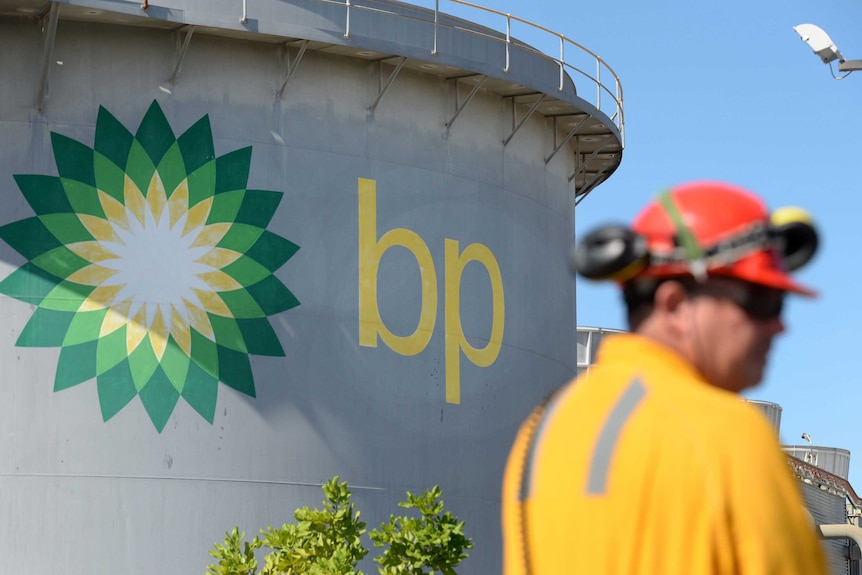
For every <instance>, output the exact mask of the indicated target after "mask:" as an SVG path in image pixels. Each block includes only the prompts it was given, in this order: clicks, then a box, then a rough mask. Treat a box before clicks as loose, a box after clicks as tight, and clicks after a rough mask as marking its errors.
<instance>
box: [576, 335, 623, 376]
mask: <svg viewBox="0 0 862 575" xmlns="http://www.w3.org/2000/svg"><path fill="white" fill-rule="evenodd" d="M616 333H625V331H623V330H620V329H613V328H608V327H590V326H578V347H577V350H578V351H577V354H578V355H577V359H578V375H581V374H582V373H587V372H588V371H589V370H590V366H591V365H593V364H594V363H595V362H596V356H597V355H598V352H599V347H600V346H601V343H602V340H604V338H605V337H607V336H609V335H613V334H616Z"/></svg>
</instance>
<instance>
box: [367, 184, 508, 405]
mask: <svg viewBox="0 0 862 575" xmlns="http://www.w3.org/2000/svg"><path fill="white" fill-rule="evenodd" d="M392 246H401V247H404V248H406V249H408V250H410V253H412V254H413V257H415V258H416V263H417V264H418V265H419V272H420V274H421V278H422V307H421V309H420V310H419V323H418V325H417V326H416V330H415V331H414V332H413V333H412V334H410V335H408V336H398V335H395V334H394V333H392V332H391V331H389V329H388V328H387V327H386V326H385V325H384V323H383V320H382V318H381V317H380V308H379V306H378V301H377V273H378V270H379V268H380V260H381V258H382V257H383V254H384V253H385V252H386V250H388V249H389V248H391V247H392ZM444 248H445V249H444V257H445V262H444V270H445V289H444V298H445V299H444V308H445V310H444V311H445V346H444V348H445V353H446V401H447V402H448V403H461V368H460V361H461V352H462V351H463V352H464V355H465V357H467V359H469V360H470V361H471V362H473V363H474V364H475V365H477V366H479V367H488V366H489V365H491V364H493V363H494V362H495V361H496V360H497V356H498V355H499V353H500V348H501V347H502V344H503V331H504V324H505V315H506V306H505V299H504V295H503V278H502V275H501V274H500V266H499V265H498V264H497V260H496V258H495V257H494V254H493V253H492V252H491V250H489V249H488V248H487V247H486V246H484V245H482V244H476V243H474V244H470V245H469V246H467V247H466V248H465V249H464V251H463V252H462V253H460V254H459V253H458V242H457V241H455V240H450V239H445V242H444ZM473 261H475V262H478V263H480V264H482V265H483V266H485V270H486V271H487V272H488V277H489V278H490V280H491V297H492V302H493V303H492V310H493V313H492V320H491V335H490V337H489V338H488V344H487V345H486V346H485V347H483V348H475V347H473V346H472V345H471V344H470V342H469V341H467V338H466V336H465V335H464V330H463V328H462V326H461V275H462V273H463V271H464V267H465V266H466V265H467V264H468V263H470V262H473ZM436 318H437V270H436V268H435V266H434V260H433V259H432V258H431V251H430V250H429V249H428V245H427V244H426V243H425V242H424V241H423V240H422V238H421V237H419V235H418V234H417V233H416V232H414V231H412V230H408V229H406V228H395V229H392V230H389V231H388V232H386V233H385V234H383V236H381V237H380V239H379V240H378V239H377V183H376V182H375V181H374V180H367V179H364V178H360V179H359V345H361V346H364V347H377V338H378V336H379V337H380V339H382V340H383V343H385V344H386V345H387V346H389V348H390V349H391V350H392V351H394V352H396V353H400V354H401V355H417V354H419V353H421V352H422V351H423V350H424V349H425V348H426V347H427V346H428V342H429V341H430V340H431V335H432V333H433V331H434V325H435V322H436Z"/></svg>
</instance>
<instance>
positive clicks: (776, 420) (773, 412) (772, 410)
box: [745, 399, 782, 435]
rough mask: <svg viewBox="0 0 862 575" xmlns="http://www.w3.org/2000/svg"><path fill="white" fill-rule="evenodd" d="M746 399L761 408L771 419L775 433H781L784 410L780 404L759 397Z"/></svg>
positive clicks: (765, 415)
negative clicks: (782, 412)
mask: <svg viewBox="0 0 862 575" xmlns="http://www.w3.org/2000/svg"><path fill="white" fill-rule="evenodd" d="M745 401H747V402H748V403H750V404H751V405H753V406H754V407H756V408H757V409H759V410H760V412H761V413H762V414H763V416H764V417H766V419H767V421H769V423H770V425H772V429H774V430H775V435H779V434H780V433H781V411H782V410H781V406H780V405H778V404H777V403H773V402H771V401H762V400H758V399H746V400H745Z"/></svg>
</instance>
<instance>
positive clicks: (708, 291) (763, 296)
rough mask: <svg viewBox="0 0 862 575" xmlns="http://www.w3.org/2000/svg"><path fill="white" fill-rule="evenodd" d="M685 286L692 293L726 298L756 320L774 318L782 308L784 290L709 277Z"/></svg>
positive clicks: (779, 314) (779, 313) (778, 315)
mask: <svg viewBox="0 0 862 575" xmlns="http://www.w3.org/2000/svg"><path fill="white" fill-rule="evenodd" d="M686 287H687V289H688V292H689V293H691V294H693V295H697V294H704V295H709V296H712V297H717V298H724V299H728V300H730V301H732V302H733V303H734V304H736V305H737V306H738V307H739V308H740V309H741V310H742V311H744V312H745V313H746V314H748V316H749V317H750V318H752V319H756V320H761V321H767V320H771V319H776V318H778V317H780V316H781V311H782V309H783V308H784V295H785V292H784V291H782V290H778V289H774V288H769V287H766V286H761V285H757V284H752V283H748V282H742V281H738V280H732V279H725V278H719V279H715V278H710V279H709V280H707V281H706V282H704V283H691V284H689V285H687V286H686Z"/></svg>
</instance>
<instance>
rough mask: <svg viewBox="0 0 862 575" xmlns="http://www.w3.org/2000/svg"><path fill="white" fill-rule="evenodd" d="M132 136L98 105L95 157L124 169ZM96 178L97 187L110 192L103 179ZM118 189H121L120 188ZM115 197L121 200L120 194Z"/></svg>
mask: <svg viewBox="0 0 862 575" xmlns="http://www.w3.org/2000/svg"><path fill="white" fill-rule="evenodd" d="M134 138H135V137H134V136H133V135H132V133H131V132H130V131H129V130H127V129H126V127H125V126H124V125H123V124H121V123H120V121H119V120H117V119H116V118H115V117H114V116H112V115H111V113H110V112H108V110H107V109H105V108H104V107H103V106H99V114H98V116H97V117H96V139H95V145H94V149H95V150H96V152H98V154H97V157H98V155H101V156H102V157H104V158H106V159H108V160H110V161H111V162H112V163H113V164H114V165H115V166H117V167H119V168H120V169H121V170H123V169H125V167H126V161H127V160H128V159H129V149H130V148H131V147H132V141H133V140H134ZM96 163H98V161H97V162H96ZM97 172H98V170H97ZM96 179H97V181H99V186H98V187H99V188H100V189H101V190H103V191H104V192H106V193H109V194H112V191H113V190H109V189H108V188H107V187H105V185H104V181H105V180H100V179H99V177H98V175H97V178H96ZM120 189H121V190H122V188H120ZM112 195H113V194H112ZM117 199H119V200H120V201H122V195H121V196H119V197H118V198H117Z"/></svg>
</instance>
